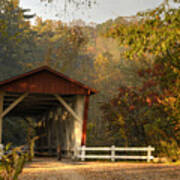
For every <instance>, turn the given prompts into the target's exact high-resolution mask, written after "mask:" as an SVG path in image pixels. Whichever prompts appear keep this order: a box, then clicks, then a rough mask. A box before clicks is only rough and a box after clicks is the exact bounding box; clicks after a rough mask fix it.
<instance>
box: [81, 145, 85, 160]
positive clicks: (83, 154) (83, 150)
mask: <svg viewBox="0 0 180 180" xmlns="http://www.w3.org/2000/svg"><path fill="white" fill-rule="evenodd" d="M85 157H86V146H85V145H83V146H82V148H81V161H85Z"/></svg>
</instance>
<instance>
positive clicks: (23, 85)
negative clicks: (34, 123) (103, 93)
mask: <svg viewBox="0 0 180 180" xmlns="http://www.w3.org/2000/svg"><path fill="white" fill-rule="evenodd" d="M2 90H4V91H7V92H16V93H22V92H30V93H44V94H55V93H57V94H63V95H73V94H88V90H87V89H84V88H82V87H80V86H77V85H76V84H74V83H71V82H69V81H67V80H64V79H62V78H60V77H59V76H57V75H55V74H53V73H51V72H49V71H46V70H44V71H41V72H38V73H35V74H33V75H31V76H28V77H23V78H21V79H18V80H15V81H13V82H11V83H7V84H5V85H4V86H3V87H2Z"/></svg>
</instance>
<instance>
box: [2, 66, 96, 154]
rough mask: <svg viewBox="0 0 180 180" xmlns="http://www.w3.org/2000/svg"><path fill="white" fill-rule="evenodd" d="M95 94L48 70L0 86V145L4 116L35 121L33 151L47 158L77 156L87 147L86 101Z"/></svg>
mask: <svg viewBox="0 0 180 180" xmlns="http://www.w3.org/2000/svg"><path fill="white" fill-rule="evenodd" d="M95 93H96V90H94V89H92V88H89V87H87V86H85V85H84V84H82V83H80V82H78V81H75V80H73V79H71V78H69V77H67V76H65V75H63V74H62V73H59V72H57V71H55V70H53V69H51V68H49V67H47V66H43V67H40V68H37V69H35V70H33V71H30V72H28V73H24V74H22V75H19V76H16V77H13V78H10V79H8V80H5V81H1V82H0V144H1V143H2V133H3V128H2V127H3V126H2V124H3V118H4V117H5V116H8V117H11V116H19V117H21V116H22V117H31V118H34V119H35V121H36V124H37V125H36V133H37V135H39V136H41V135H42V134H45V135H44V136H42V137H40V138H39V140H38V141H37V142H36V151H37V152H39V153H41V152H47V153H49V155H51V154H53V153H55V152H57V149H61V152H63V153H64V155H66V156H67V155H68V156H71V157H72V156H73V155H76V153H77V152H76V150H77V148H78V147H79V146H81V145H84V144H85V143H86V123H87V119H88V105H89V97H90V95H92V94H95Z"/></svg>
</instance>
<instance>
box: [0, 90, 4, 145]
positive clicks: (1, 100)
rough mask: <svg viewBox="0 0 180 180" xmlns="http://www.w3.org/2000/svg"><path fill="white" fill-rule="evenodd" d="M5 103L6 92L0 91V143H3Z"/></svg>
mask: <svg viewBox="0 0 180 180" xmlns="http://www.w3.org/2000/svg"><path fill="white" fill-rule="evenodd" d="M3 104H4V92H2V91H0V144H2V126H3V117H1V115H2V113H3Z"/></svg>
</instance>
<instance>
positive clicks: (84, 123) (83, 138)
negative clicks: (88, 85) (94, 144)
mask: <svg viewBox="0 0 180 180" xmlns="http://www.w3.org/2000/svg"><path fill="white" fill-rule="evenodd" d="M88 107H89V95H88V96H86V97H85V104H84V118H83V132H82V141H81V145H82V146H83V145H85V144H86V129H87V120H88Z"/></svg>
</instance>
